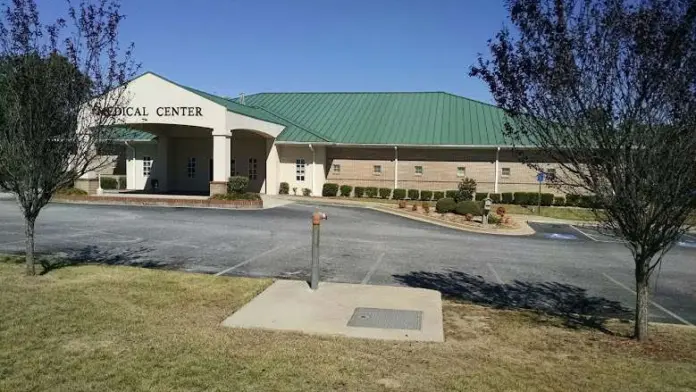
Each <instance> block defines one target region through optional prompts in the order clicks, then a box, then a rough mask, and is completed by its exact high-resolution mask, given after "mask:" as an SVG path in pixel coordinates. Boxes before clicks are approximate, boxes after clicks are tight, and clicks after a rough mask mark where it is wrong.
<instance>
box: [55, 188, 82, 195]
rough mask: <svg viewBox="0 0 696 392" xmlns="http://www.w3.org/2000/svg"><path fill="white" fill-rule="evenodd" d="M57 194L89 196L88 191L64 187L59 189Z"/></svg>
mask: <svg viewBox="0 0 696 392" xmlns="http://www.w3.org/2000/svg"><path fill="white" fill-rule="evenodd" d="M56 194H58V195H60V196H87V195H88V193H87V192H86V191H84V190H82V189H79V188H62V189H59V190H58V191H57V192H56Z"/></svg>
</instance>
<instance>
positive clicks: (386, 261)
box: [0, 200, 696, 324]
mask: <svg viewBox="0 0 696 392" xmlns="http://www.w3.org/2000/svg"><path fill="white" fill-rule="evenodd" d="M316 208H319V209H320V210H321V211H324V212H326V213H327V214H328V215H329V219H328V221H326V222H323V224H322V231H321V264H322V268H321V273H322V279H323V280H327V281H336V282H352V283H362V284H387V285H395V284H399V285H411V286H418V287H428V288H435V289H438V290H440V291H442V292H443V293H445V294H448V295H451V296H454V297H459V298H463V299H466V300H470V301H473V302H477V303H482V304H489V305H492V306H499V307H518V306H520V307H526V308H533V309H541V310H553V311H556V312H560V313H568V314H571V313H574V314H578V313H579V314H591V315H597V316H601V317H605V316H606V317H612V316H620V317H622V316H626V315H627V314H630V311H631V310H632V309H633V307H634V294H633V292H632V288H633V266H632V261H631V256H630V253H629V251H628V250H627V249H626V248H625V247H624V246H623V245H622V244H621V243H618V242H616V240H615V239H613V238H611V237H608V236H604V235H603V234H602V233H600V232H597V231H596V229H593V228H592V227H571V226H568V225H551V224H532V225H533V226H534V228H535V229H536V230H537V234H535V235H533V236H528V237H507V236H492V235H484V234H475V233H467V232H461V231H457V230H453V229H448V228H444V227H439V226H434V225H430V224H427V223H422V222H417V221H412V220H409V219H405V218H402V217H398V216H393V215H389V214H386V213H383V212H379V211H373V210H369V209H364V208H350V207H328V206H321V207H312V206H309V205H299V204H292V205H286V206H282V207H277V208H273V209H268V210H262V211H229V210H212V209H203V210H201V209H185V208H145V207H115V206H109V207H106V206H77V205H61V204H51V205H49V206H48V207H46V208H45V210H44V211H43V212H42V214H41V216H40V217H39V220H38V223H37V245H36V246H37V250H38V251H39V252H42V253H48V254H58V255H60V256H64V257H67V258H70V259H73V260H78V261H80V260H96V261H99V262H103V263H109V264H124V265H137V266H145V267H152V268H175V269H181V270H186V271H191V272H199V273H209V274H220V275H243V276H264V277H283V278H292V279H306V278H307V277H308V274H309V263H310V228H311V224H310V216H311V213H312V212H313V211H314V210H315V209H316ZM0 222H1V223H0V252H4V253H7V252H21V251H22V249H23V241H24V240H23V223H22V219H21V216H20V214H19V211H18V209H17V207H16V205H15V204H14V203H13V202H12V201H11V200H0ZM593 230H595V231H593ZM695 265H696V238H694V237H686V238H684V239H683V241H682V244H680V245H679V246H676V247H675V248H674V249H673V250H672V251H670V253H669V254H668V255H667V256H666V259H665V262H664V265H663V267H662V268H661V270H660V271H659V273H658V274H657V278H658V279H657V281H656V283H655V284H654V285H653V293H654V294H653V297H652V299H653V301H654V305H653V306H652V307H651V317H652V319H653V320H654V321H661V322H670V323H683V324H689V323H691V324H696V286H694V284H693V282H695V281H696V268H694V267H695Z"/></svg>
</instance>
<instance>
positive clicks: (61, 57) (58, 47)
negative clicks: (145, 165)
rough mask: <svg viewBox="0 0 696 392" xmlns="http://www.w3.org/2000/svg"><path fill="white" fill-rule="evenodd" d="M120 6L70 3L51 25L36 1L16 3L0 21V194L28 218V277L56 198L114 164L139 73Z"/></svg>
mask: <svg viewBox="0 0 696 392" xmlns="http://www.w3.org/2000/svg"><path fill="white" fill-rule="evenodd" d="M123 18H124V16H123V15H122V14H121V13H120V10H119V5H118V3H117V2H115V1H107V0H100V1H97V2H96V3H93V2H88V1H82V2H80V3H79V4H77V5H73V4H71V3H70V1H68V2H67V17H66V18H65V19H64V18H61V19H58V20H56V21H55V22H54V23H51V24H43V23H42V22H41V20H40V18H39V11H38V8H37V5H36V2H35V1H34V0H12V1H11V2H10V3H9V4H6V5H4V10H3V13H2V17H0V188H4V189H6V190H9V191H10V192H12V193H14V195H15V196H16V199H17V203H18V204H19V207H20V209H21V211H22V214H23V215H24V220H25V228H26V229H25V232H26V271H27V274H29V275H34V274H35V268H34V226H35V222H36V218H37V217H38V215H39V213H40V211H41V209H42V208H43V207H44V206H45V205H46V204H47V203H48V202H49V201H50V199H51V197H52V196H53V194H54V193H55V192H56V191H57V190H59V189H60V188H63V187H68V186H71V185H72V184H73V182H74V181H75V180H76V179H77V178H79V177H80V176H82V175H84V174H85V173H87V172H89V171H92V170H96V169H98V168H100V167H102V166H103V165H105V164H108V163H109V162H108V161H106V160H105V159H104V158H102V156H103V155H106V154H104V153H105V150H108V148H109V146H110V141H111V139H112V138H113V135H114V133H113V132H112V131H110V129H109V126H110V125H113V124H116V123H117V122H118V118H116V117H114V116H113V115H112V112H113V111H111V110H102V109H101V108H111V107H122V106H125V105H126V104H127V98H128V97H127V96H126V94H125V92H124V91H125V89H123V88H115V87H117V86H119V85H123V84H124V83H125V82H126V80H127V79H129V78H130V77H131V76H132V75H133V74H134V71H135V69H136V68H137V66H136V65H135V64H134V63H133V61H132V58H131V53H132V45H131V46H130V47H129V48H128V49H126V50H121V49H120V47H119V41H118V29H119V25H120V23H121V22H122V20H123Z"/></svg>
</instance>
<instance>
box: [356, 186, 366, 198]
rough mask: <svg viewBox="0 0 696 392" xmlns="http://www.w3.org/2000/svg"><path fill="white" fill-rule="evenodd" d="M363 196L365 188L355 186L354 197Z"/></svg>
mask: <svg viewBox="0 0 696 392" xmlns="http://www.w3.org/2000/svg"><path fill="white" fill-rule="evenodd" d="M364 194H365V187H362V186H356V187H355V197H363V195H364Z"/></svg>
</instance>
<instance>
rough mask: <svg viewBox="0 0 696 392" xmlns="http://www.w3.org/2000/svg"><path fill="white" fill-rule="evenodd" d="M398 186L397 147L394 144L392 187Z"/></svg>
mask: <svg viewBox="0 0 696 392" xmlns="http://www.w3.org/2000/svg"><path fill="white" fill-rule="evenodd" d="M398 187H399V148H398V147H397V146H394V189H396V188H398Z"/></svg>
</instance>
